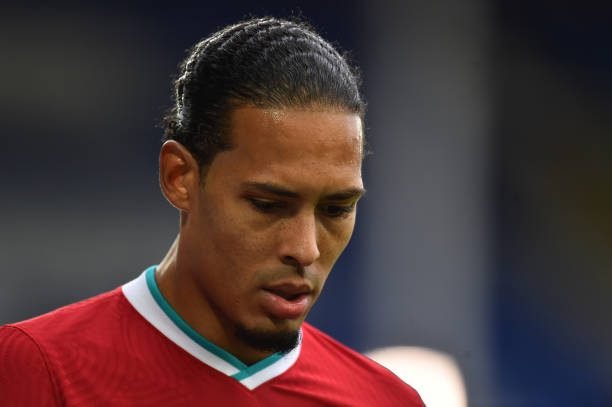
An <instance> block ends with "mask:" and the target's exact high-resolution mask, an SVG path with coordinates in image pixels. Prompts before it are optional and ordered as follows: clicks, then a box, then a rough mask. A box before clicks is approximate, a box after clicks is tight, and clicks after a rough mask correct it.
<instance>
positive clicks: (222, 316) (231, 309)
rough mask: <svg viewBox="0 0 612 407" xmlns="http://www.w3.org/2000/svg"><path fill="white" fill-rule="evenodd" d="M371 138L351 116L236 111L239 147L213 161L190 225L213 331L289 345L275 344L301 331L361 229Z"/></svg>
mask: <svg viewBox="0 0 612 407" xmlns="http://www.w3.org/2000/svg"><path fill="white" fill-rule="evenodd" d="M362 137H363V136H362V127H361V120H360V118H359V116H357V115H355V114H351V113H345V112H338V111H334V110H318V111H315V110H294V109H259V108H253V107H244V108H239V109H236V110H235V111H234V113H233V116H232V130H231V134H230V140H231V142H232V145H233V146H234V148H232V149H231V150H228V151H224V152H221V153H219V154H218V155H217V156H216V157H215V159H214V160H213V161H212V163H211V165H210V167H209V168H208V170H207V172H206V174H205V176H204V177H205V178H204V180H203V183H202V186H201V188H200V191H199V193H198V196H197V203H196V205H195V207H194V208H192V210H191V211H190V212H189V214H188V216H187V220H186V222H185V224H184V225H183V226H182V229H181V235H183V236H182V242H186V244H187V245H188V251H189V253H190V254H189V257H188V260H187V262H188V267H187V269H188V270H189V276H190V277H189V278H190V279H191V280H192V283H193V284H194V285H195V287H197V290H198V295H199V296H200V297H201V303H202V305H203V306H204V308H206V309H207V314H208V315H206V318H207V319H206V320H207V321H210V326H211V327H214V329H215V330H221V331H223V335H229V336H230V337H231V336H232V335H233V336H235V337H236V336H237V337H238V339H239V340H242V341H243V342H246V344H247V345H249V346H252V347H255V348H259V349H266V348H268V349H269V350H279V349H277V348H283V347H284V346H286V344H285V345H278V344H276V342H278V341H279V340H280V341H281V342H282V338H283V337H287V335H289V336H292V335H294V334H295V333H296V332H297V330H298V329H299V327H300V325H301V323H302V322H303V320H304V318H305V317H306V315H307V314H308V311H309V310H310V308H311V307H312V305H313V304H314V302H315V301H316V299H317V298H318V296H319V294H320V293H321V289H322V288H323V284H324V282H325V280H326V278H327V276H328V275H329V273H330V271H331V268H332V266H333V265H334V263H335V261H336V260H337V259H338V257H339V256H340V254H341V253H342V251H343V250H344V248H345V247H346V245H347V243H348V241H349V239H350V237H351V234H352V232H353V227H354V224H355V206H356V203H357V200H358V199H359V197H360V196H361V194H362V193H363V183H362V179H361V159H362V146H363V140H362ZM217 333H218V332H217ZM212 336H215V335H212Z"/></svg>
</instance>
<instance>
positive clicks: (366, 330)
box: [0, 0, 612, 406]
mask: <svg viewBox="0 0 612 407" xmlns="http://www.w3.org/2000/svg"><path fill="white" fill-rule="evenodd" d="M26 3H27V2H26ZM602 4H605V3H602V2H598V3H595V2H589V1H582V2H574V3H572V5H562V4H559V3H554V2H542V1H509V0H490V1H484V0H464V1H461V2H458V1H452V0H436V1H425V0H411V1H369V0H360V1H352V2H340V1H338V2H334V1H313V0H311V1H308V2H292V1H280V0H277V1H273V0H262V1H259V2H257V4H254V2H249V1H224V2H215V3H214V4H210V3H208V2H180V3H175V4H171V3H170V2H163V3H162V2H155V1H153V2H135V3H129V4H126V3H120V2H116V3H114V2H104V4H103V3H102V2H99V4H98V3H96V2H91V3H90V4H89V5H83V4H80V3H74V4H65V5H57V4H54V5H50V4H43V3H40V4H36V3H30V4H27V5H24V4H23V2H22V3H21V4H19V5H17V4H14V5H10V4H7V3H3V5H2V6H0V10H1V11H0V34H1V35H0V51H1V53H0V61H1V62H0V120H1V127H0V137H1V148H0V165H1V166H2V167H1V171H0V181H1V185H3V187H2V193H1V200H0V261H1V263H2V267H1V269H0V277H1V278H0V324H2V323H8V322H12V321H17V320H21V319H25V318H29V317H32V316H34V315H37V314H40V313H43V312H46V311H49V310H51V309H53V308H56V307H58V306H61V305H64V304H67V303H70V302H73V301H76V300H79V299H82V298H86V297H88V296H91V295H94V294H96V293H99V292H102V291H105V290H110V289H112V288H114V287H116V286H118V285H120V284H122V283H124V282H126V281H128V280H130V279H132V278H134V277H135V276H137V275H138V274H139V273H140V272H141V271H142V270H143V269H144V268H146V267H147V266H149V265H151V264H155V263H157V262H158V261H159V260H160V259H161V258H162V257H163V255H164V254H165V251H166V249H167V247H168V246H169V244H170V243H171V242H172V240H173V239H174V236H175V235H176V233H177V230H178V217H177V214H176V212H175V210H174V209H173V208H171V207H170V206H169V205H168V204H167V203H166V202H165V200H164V199H163V197H162V196H161V194H160V192H159V188H158V185H157V153H158V150H159V146H160V138H161V133H162V132H161V129H160V128H158V127H156V125H157V124H158V122H159V121H160V119H161V117H162V115H163V112H164V110H165V109H167V108H168V107H169V106H170V92H171V79H172V77H173V76H174V75H175V73H176V69H177V64H178V62H179V61H180V60H181V59H182V58H183V57H184V56H185V50H186V49H187V48H189V47H190V46H191V45H192V44H194V43H195V42H196V41H197V40H198V39H200V38H202V37H204V36H206V35H208V34H209V33H211V32H212V31H215V30H217V29H219V28H221V27H222V26H224V25H226V24H228V23H232V22H235V21H236V20H238V19H242V18H244V17H247V16H249V15H256V16H260V15H266V14H272V15H275V16H291V15H302V16H303V17H304V18H306V19H308V20H309V21H311V22H312V24H313V25H314V26H315V27H316V28H317V29H318V30H319V32H320V33H321V34H322V35H323V36H324V37H325V38H327V39H329V40H330V41H332V42H334V43H335V44H337V45H339V46H340V47H341V48H342V49H344V50H348V51H350V56H351V59H352V61H353V63H354V64H357V65H359V66H360V67H361V69H362V72H363V76H364V93H365V95H366V98H367V100H368V103H369V111H368V115H367V123H366V125H367V133H368V143H369V148H370V150H371V151H372V152H373V154H371V155H370V156H369V157H368V158H367V161H366V162H365V165H364V177H365V182H366V187H367V188H368V194H367V196H366V198H365V199H364V200H363V201H362V203H361V204H360V208H359V220H358V225H357V229H356V231H355V234H354V238H353V241H352V242H351V244H350V246H349V248H348V249H347V251H346V252H345V255H344V256H343V257H342V258H341V260H340V261H339V263H338V264H337V266H336V269H335V271H334V273H332V275H331V277H330V280H329V282H328V286H327V291H326V292H325V293H324V295H323V297H322V299H321V300H320V302H319V303H318V304H317V306H316V307H315V309H314V311H313V313H312V314H311V316H310V317H309V319H310V321H311V322H312V323H314V324H315V325H317V326H319V327H320V328H322V329H323V330H325V331H327V332H329V333H330V334H331V335H332V336H334V337H336V338H338V339H340V340H341V341H343V342H345V343H347V344H348V345H350V346H352V347H354V348H356V349H357V350H359V351H363V352H365V351H367V350H371V349H373V348H378V347H383V346H422V347H427V348H432V349H436V350H439V351H442V352H444V353H446V354H448V355H451V356H452V357H453V358H454V359H455V361H456V362H457V364H458V366H459V368H460V369H461V372H462V373H463V375H464V379H465V384H466V387H467V396H468V400H469V405H470V406H577V405H580V406H606V405H607V406H609V405H612V346H611V345H612V316H611V314H610V310H612V295H611V293H612V250H610V249H611V247H612V189H611V188H610V181H611V180H612V23H611V21H612V6H605V5H603V6H602ZM0 368H1V366H0Z"/></svg>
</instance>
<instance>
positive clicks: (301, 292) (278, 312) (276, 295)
mask: <svg viewBox="0 0 612 407" xmlns="http://www.w3.org/2000/svg"><path fill="white" fill-rule="evenodd" d="M311 294H312V288H310V287H309V286H308V285H307V284H301V283H297V284H296V283H280V284H274V285H269V286H264V287H262V297H261V306H262V308H263V309H264V311H265V312H266V313H268V314H270V316H272V317H274V318H277V319H295V318H299V317H300V316H303V315H304V314H305V313H306V311H307V310H308V307H309V306H310V303H311V301H312V295H311Z"/></svg>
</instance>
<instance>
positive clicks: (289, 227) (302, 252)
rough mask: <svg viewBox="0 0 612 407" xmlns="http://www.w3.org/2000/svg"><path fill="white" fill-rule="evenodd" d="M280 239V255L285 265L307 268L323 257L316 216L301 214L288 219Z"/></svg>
mask: <svg viewBox="0 0 612 407" xmlns="http://www.w3.org/2000/svg"><path fill="white" fill-rule="evenodd" d="M279 238H280V252H279V255H280V257H281V261H282V262H283V263H285V264H290V265H294V266H301V267H306V266H309V265H311V264H312V263H314V262H315V261H316V260H317V259H318V258H319V256H320V255H321V253H320V252H319V243H318V236H317V221H316V218H315V215H314V214H300V215H296V216H295V217H292V218H289V219H287V220H286V224H285V225H284V228H283V231H282V234H281V236H279Z"/></svg>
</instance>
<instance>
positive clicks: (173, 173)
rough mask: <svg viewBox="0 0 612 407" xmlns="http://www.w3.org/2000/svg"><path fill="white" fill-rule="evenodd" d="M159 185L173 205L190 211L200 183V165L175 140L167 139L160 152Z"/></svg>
mask: <svg viewBox="0 0 612 407" xmlns="http://www.w3.org/2000/svg"><path fill="white" fill-rule="evenodd" d="M159 185H160V187H161V190H162V193H163V194H164V196H165V197H166V199H167V200H168V202H170V204H171V205H172V206H174V207H175V208H177V209H179V210H181V211H185V212H190V209H191V206H192V205H193V202H192V198H194V196H195V194H196V192H197V190H198V185H199V166H198V163H197V161H196V160H195V159H194V158H193V156H192V155H191V153H190V152H189V151H188V150H187V149H186V148H185V147H184V146H183V145H182V144H181V143H179V142H177V141H175V140H168V141H166V142H165V143H164V144H163V145H162V147H161V150H160V152H159Z"/></svg>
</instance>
